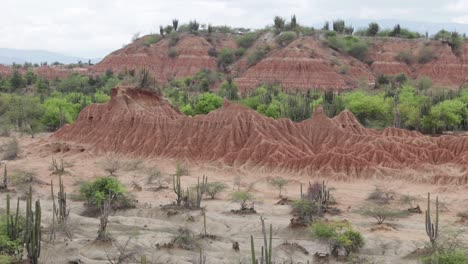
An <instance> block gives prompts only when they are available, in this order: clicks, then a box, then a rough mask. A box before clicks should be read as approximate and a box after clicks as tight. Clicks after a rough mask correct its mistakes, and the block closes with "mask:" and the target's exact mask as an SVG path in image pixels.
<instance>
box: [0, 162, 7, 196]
mask: <svg viewBox="0 0 468 264" xmlns="http://www.w3.org/2000/svg"><path fill="white" fill-rule="evenodd" d="M1 189H5V190H6V189H8V171H7V165H6V164H5V167H3V184H2V185H1Z"/></svg>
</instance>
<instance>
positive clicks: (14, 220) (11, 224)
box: [6, 194, 20, 240]
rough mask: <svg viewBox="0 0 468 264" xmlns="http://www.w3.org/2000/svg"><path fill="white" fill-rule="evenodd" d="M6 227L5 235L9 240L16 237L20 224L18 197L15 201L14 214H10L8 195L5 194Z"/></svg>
mask: <svg viewBox="0 0 468 264" xmlns="http://www.w3.org/2000/svg"><path fill="white" fill-rule="evenodd" d="M6 221H7V223H6V228H7V235H8V237H9V238H10V240H16V239H18V236H19V233H20V226H19V198H18V201H17V203H16V215H15V216H13V215H11V214H10V195H9V194H8V195H7V208H6Z"/></svg>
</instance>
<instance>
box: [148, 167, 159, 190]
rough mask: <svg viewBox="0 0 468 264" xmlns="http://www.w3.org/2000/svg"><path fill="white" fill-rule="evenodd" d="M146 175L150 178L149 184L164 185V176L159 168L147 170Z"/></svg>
mask: <svg viewBox="0 0 468 264" xmlns="http://www.w3.org/2000/svg"><path fill="white" fill-rule="evenodd" d="M145 174H146V175H147V176H148V183H149V184H153V183H156V184H158V185H159V186H161V185H162V183H163V176H162V173H161V171H160V170H158V169H157V168H154V167H153V168H147V169H145Z"/></svg>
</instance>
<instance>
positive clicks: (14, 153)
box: [0, 138, 19, 160]
mask: <svg viewBox="0 0 468 264" xmlns="http://www.w3.org/2000/svg"><path fill="white" fill-rule="evenodd" d="M0 152H2V159H4V160H14V159H16V158H17V157H18V152H19V144H18V140H16V138H12V139H10V140H8V141H7V142H6V143H5V144H3V145H2V146H0Z"/></svg>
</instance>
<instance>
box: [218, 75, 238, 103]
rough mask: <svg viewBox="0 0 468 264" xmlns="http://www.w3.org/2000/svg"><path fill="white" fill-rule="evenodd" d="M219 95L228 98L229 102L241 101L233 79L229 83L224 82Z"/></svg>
mask: <svg viewBox="0 0 468 264" xmlns="http://www.w3.org/2000/svg"><path fill="white" fill-rule="evenodd" d="M218 94H219V96H222V97H226V98H227V99H228V100H237V99H239V95H238V93H237V84H235V83H234V82H233V81H232V79H228V80H227V81H225V82H223V84H221V87H220V88H219V91H218Z"/></svg>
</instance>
